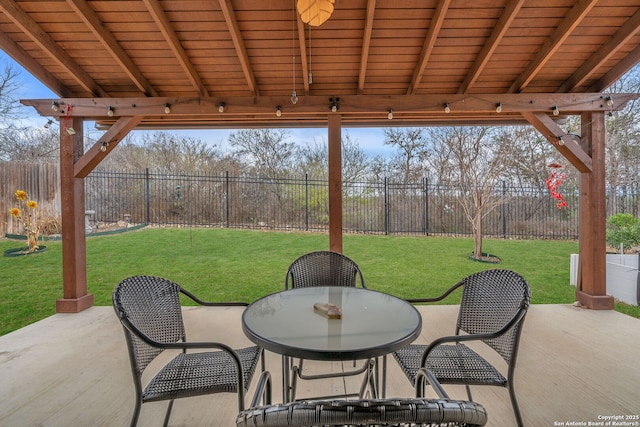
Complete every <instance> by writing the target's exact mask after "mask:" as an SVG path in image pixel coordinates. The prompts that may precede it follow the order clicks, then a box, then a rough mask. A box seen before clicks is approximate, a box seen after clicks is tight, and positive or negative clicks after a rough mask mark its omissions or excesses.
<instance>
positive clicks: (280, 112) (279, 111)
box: [276, 105, 282, 117]
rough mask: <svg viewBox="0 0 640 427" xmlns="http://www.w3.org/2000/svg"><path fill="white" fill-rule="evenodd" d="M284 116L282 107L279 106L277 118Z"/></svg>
mask: <svg viewBox="0 0 640 427" xmlns="http://www.w3.org/2000/svg"><path fill="white" fill-rule="evenodd" d="M281 115H282V107H280V106H279V105H278V106H277V107H276V116H277V117H280V116H281Z"/></svg>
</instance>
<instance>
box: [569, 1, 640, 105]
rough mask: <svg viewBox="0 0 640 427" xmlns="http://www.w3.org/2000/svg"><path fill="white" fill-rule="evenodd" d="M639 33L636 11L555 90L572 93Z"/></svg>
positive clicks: (639, 15) (638, 12) (638, 19)
mask: <svg viewBox="0 0 640 427" xmlns="http://www.w3.org/2000/svg"><path fill="white" fill-rule="evenodd" d="M639 32H640V10H638V11H637V12H636V13H635V14H634V15H633V16H632V17H631V18H630V19H629V20H628V21H627V22H626V23H625V24H624V25H623V26H622V27H621V28H620V30H619V31H617V32H616V34H615V35H614V36H613V37H612V38H611V40H609V41H608V42H607V43H605V44H603V45H602V46H600V48H599V49H598V50H597V51H596V53H594V54H593V55H591V56H590V57H589V59H587V60H586V61H585V62H584V63H583V64H582V65H581V66H580V68H578V70H577V71H576V72H575V73H574V74H573V75H572V76H571V77H570V78H569V79H568V80H567V81H566V82H565V83H564V84H563V85H562V86H560V88H559V89H558V90H557V92H560V93H561V92H573V91H574V90H576V88H577V87H578V86H580V85H582V84H584V82H585V81H587V80H588V79H589V77H590V76H591V75H592V74H593V73H594V72H596V71H597V70H598V69H599V68H600V67H601V66H602V65H603V64H604V63H605V62H606V61H607V60H608V59H609V58H611V57H612V56H613V55H615V54H616V53H617V52H618V51H619V50H620V49H621V48H622V47H623V46H624V45H625V43H627V42H628V41H629V40H631V39H632V38H633V37H634V36H635V35H636V34H638V33H639Z"/></svg>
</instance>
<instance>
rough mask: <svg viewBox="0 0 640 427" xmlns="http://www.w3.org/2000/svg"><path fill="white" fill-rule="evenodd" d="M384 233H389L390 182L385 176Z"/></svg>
mask: <svg viewBox="0 0 640 427" xmlns="http://www.w3.org/2000/svg"><path fill="white" fill-rule="evenodd" d="M384 234H386V235H388V234H389V183H388V182H387V177H385V178H384Z"/></svg>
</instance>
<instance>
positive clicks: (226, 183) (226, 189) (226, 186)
mask: <svg viewBox="0 0 640 427" xmlns="http://www.w3.org/2000/svg"><path fill="white" fill-rule="evenodd" d="M224 186H225V191H224V201H225V203H226V209H225V215H226V217H227V218H226V220H227V221H226V222H227V228H229V204H230V202H229V199H230V197H229V171H226V172H225V183H224Z"/></svg>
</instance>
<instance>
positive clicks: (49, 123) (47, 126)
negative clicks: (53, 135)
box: [44, 119, 53, 129]
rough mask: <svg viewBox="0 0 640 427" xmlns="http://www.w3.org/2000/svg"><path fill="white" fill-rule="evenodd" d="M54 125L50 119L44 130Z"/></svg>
mask: <svg viewBox="0 0 640 427" xmlns="http://www.w3.org/2000/svg"><path fill="white" fill-rule="evenodd" d="M52 124H53V120H51V119H49V120H47V123H45V124H44V128H45V129H49V128H50V127H51V125H52Z"/></svg>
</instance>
